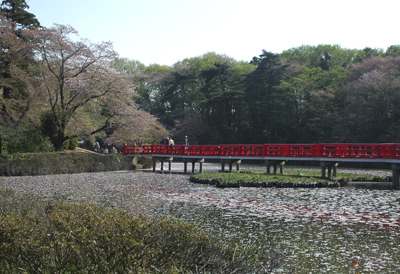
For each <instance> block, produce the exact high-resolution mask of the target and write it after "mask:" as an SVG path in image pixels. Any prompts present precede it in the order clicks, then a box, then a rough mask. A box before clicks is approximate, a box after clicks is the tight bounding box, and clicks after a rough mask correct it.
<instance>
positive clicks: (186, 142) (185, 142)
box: [183, 136, 189, 146]
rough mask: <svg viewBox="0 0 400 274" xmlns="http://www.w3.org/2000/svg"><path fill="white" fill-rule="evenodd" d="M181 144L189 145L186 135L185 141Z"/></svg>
mask: <svg viewBox="0 0 400 274" xmlns="http://www.w3.org/2000/svg"><path fill="white" fill-rule="evenodd" d="M183 144H184V145H185V146H188V145H189V140H188V138H187V136H185V141H183Z"/></svg>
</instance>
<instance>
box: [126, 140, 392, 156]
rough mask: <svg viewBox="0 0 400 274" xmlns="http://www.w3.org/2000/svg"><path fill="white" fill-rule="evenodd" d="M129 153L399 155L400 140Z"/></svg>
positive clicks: (132, 149)
mask: <svg viewBox="0 0 400 274" xmlns="http://www.w3.org/2000/svg"><path fill="white" fill-rule="evenodd" d="M124 153H125V154H126V155H168V156H174V155H175V156H220V157H229V156H230V157H243V158H246V157H260V158H261V157H268V158H270V157H288V158H289V157H290V158H294V157H318V158H355V159H357V158H360V159H400V144H399V143H385V144H375V143H374V144H362V143H360V144H355V143H352V144H337V143H334V144H263V145H239V144H237V145H236V144H235V145H193V146H192V145H190V146H184V145H176V146H175V145H173V146H170V145H142V146H124Z"/></svg>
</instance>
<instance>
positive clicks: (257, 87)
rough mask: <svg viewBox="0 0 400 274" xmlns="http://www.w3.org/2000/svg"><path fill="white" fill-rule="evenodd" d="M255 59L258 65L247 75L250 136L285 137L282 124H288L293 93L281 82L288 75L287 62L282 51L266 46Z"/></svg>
mask: <svg viewBox="0 0 400 274" xmlns="http://www.w3.org/2000/svg"><path fill="white" fill-rule="evenodd" d="M252 63H253V64H254V65H256V66H257V67H256V69H255V70H254V71H252V72H251V73H250V74H248V75H247V76H246V79H245V87H246V89H245V94H246V95H245V100H246V103H247V107H248V113H249V116H248V119H249V130H248V133H249V134H248V135H247V139H248V140H249V141H251V142H255V143H260V142H261V143H262V142H264V143H271V142H280V141H283V140H282V139H281V138H282V137H281V136H280V134H279V128H280V127H282V126H283V127H284V126H285V125H284V117H285V116H286V115H287V114H288V113H289V112H290V111H291V107H292V104H291V102H292V98H291V97H292V94H291V93H290V92H288V89H280V88H279V86H280V84H281V82H282V81H283V80H284V79H285V78H286V77H287V76H286V74H287V67H288V65H286V64H282V63H281V61H280V58H279V55H277V54H273V53H270V52H267V51H265V50H264V51H263V53H262V54H261V55H260V56H259V57H254V58H253V61H252Z"/></svg>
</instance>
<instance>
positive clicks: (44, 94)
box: [0, 0, 400, 151]
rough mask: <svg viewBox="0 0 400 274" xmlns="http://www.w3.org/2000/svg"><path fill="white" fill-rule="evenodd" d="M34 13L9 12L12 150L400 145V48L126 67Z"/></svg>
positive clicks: (18, 7)
mask: <svg viewBox="0 0 400 274" xmlns="http://www.w3.org/2000/svg"><path fill="white" fill-rule="evenodd" d="M27 8H28V6H27V5H26V3H25V1H24V0H4V1H3V2H2V4H1V30H0V32H1V36H0V38H1V39H0V46H1V51H0V68H1V72H0V73H1V75H0V89H1V91H2V94H1V96H0V97H1V98H0V108H1V112H0V114H1V121H0V122H1V123H0V141H2V140H3V139H4V140H6V141H7V144H8V151H12V150H14V151H15V150H18V149H20V148H21V146H23V144H24V143H29V142H30V144H31V145H30V146H31V147H32V148H34V149H33V150H35V149H36V150H44V149H45V148H46V147H53V148H55V149H56V150H61V149H63V146H65V142H66V141H68V140H69V139H72V138H77V137H79V138H80V139H81V140H94V138H96V139H98V140H101V141H102V142H114V143H119V144H123V143H138V142H145V143H157V142H159V141H160V140H161V139H162V138H163V137H167V135H170V136H171V137H173V139H175V140H176V144H180V143H182V142H183V139H184V136H185V135H188V136H189V139H190V142H191V143H192V144H221V143H324V142H400V138H399V137H398V136H399V135H400V123H399V122H400V111H399V108H398V107H397V105H398V102H399V101H400V89H399V88H400V77H399V73H400V66H399V64H400V63H399V62H400V45H393V46H390V47H389V48H388V49H386V50H382V49H372V48H365V49H363V50H356V49H344V48H341V47H340V46H338V45H318V46H300V47H297V48H291V49H288V50H285V51H283V52H282V53H280V54H275V53H272V52H268V51H266V50H263V51H262V52H261V54H260V55H259V56H257V57H254V58H253V59H252V60H250V61H249V62H245V61H237V60H234V59H233V58H230V57H229V56H225V55H221V54H216V53H213V52H209V53H206V54H204V55H202V56H197V57H192V58H187V59H184V60H183V61H179V62H177V63H175V64H174V65H173V66H161V65H158V64H151V65H148V66H146V65H144V64H142V63H141V62H140V61H137V60H129V59H126V58H118V56H117V53H116V52H115V51H114V50H113V49H112V45H111V44H110V43H101V44H92V43H89V42H87V41H84V40H79V39H77V32H76V31H75V30H74V29H73V28H72V27H70V26H63V25H55V26H54V27H53V28H50V29H46V28H43V27H41V26H40V24H39V22H38V21H37V20H36V18H35V16H34V15H32V14H30V13H28V12H27V11H26V9H27ZM78 38H79V37H78ZM77 41H78V42H77ZM166 129H167V130H168V131H167V130H166ZM21 144H22V145H21ZM13 146H14V149H12V147H13ZM0 147H2V146H0Z"/></svg>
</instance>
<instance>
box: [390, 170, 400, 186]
mask: <svg viewBox="0 0 400 274" xmlns="http://www.w3.org/2000/svg"><path fill="white" fill-rule="evenodd" d="M399 173H400V165H399V164H392V188H393V189H395V190H399V188H400V184H399Z"/></svg>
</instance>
